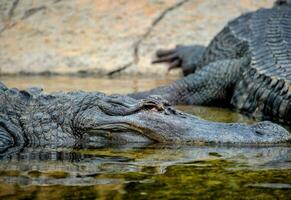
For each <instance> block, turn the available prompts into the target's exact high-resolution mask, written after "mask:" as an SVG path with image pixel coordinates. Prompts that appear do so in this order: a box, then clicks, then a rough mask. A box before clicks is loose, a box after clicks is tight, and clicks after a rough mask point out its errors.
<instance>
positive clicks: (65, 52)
mask: <svg viewBox="0 0 291 200" xmlns="http://www.w3.org/2000/svg"><path fill="white" fill-rule="evenodd" d="M272 4H273V0H256V1H254V0H240V1H238V0H220V1H216V0H208V1H202V0H179V1H176V0H139V1H136V0H88V1H81V0H79V1H62V0H38V1H34V0H25V1H21V0H1V2H0V74H2V75H3V74H19V73H29V74H44V73H49V74H50V73H52V74H54V73H57V74H76V73H81V74H85V75H86V74H89V75H90V74H95V75H100V76H102V75H114V74H127V75H138V74H141V75H144V76H152V75H158V76H161V75H166V68H165V67H164V66H163V65H155V66H152V65H151V64H150V61H151V59H152V56H153V53H154V52H155V50H156V49H158V48H169V47H173V46H175V45H176V44H178V43H179V44H189V43H198V44H205V45H206V44H207V43H208V42H209V41H210V39H211V38H212V37H213V36H214V35H215V34H216V33H217V32H218V31H219V30H220V29H221V28H222V27H223V26H224V25H225V23H226V22H227V21H228V20H230V19H232V18H233V17H235V16H238V15H239V14H241V13H244V12H247V11H251V10H255V9H257V8H259V7H270V6H272ZM174 74H176V73H173V75H174Z"/></svg>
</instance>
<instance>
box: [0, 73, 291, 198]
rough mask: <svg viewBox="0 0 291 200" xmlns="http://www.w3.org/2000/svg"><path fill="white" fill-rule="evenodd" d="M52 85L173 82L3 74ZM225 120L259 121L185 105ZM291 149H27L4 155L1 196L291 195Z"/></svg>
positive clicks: (13, 81)
mask: <svg viewBox="0 0 291 200" xmlns="http://www.w3.org/2000/svg"><path fill="white" fill-rule="evenodd" d="M0 79H1V81H3V82H4V83H5V84H6V85H7V86H9V87H17V88H20V89H25V88H27V87H31V86H40V87H43V88H44V89H45V91H48V92H52V91H71V90H85V91H95V90H99V91H103V92H106V93H117V92H118V93H123V94H125V93H128V92H133V91H141V90H144V89H149V88H152V87H156V86H159V85H163V84H166V83H168V82H170V81H172V80H170V79H169V80H151V79H135V80H126V79H95V78H78V77H37V76H36V77H33V76H32V77H1V78H0ZM179 108H180V109H182V110H184V111H186V112H189V113H193V114H197V115H199V116H201V117H203V118H207V119H210V120H216V121H223V122H237V121H239V122H252V121H253V120H251V119H249V118H247V117H245V116H243V115H241V114H238V113H235V112H232V111H231V110H228V109H222V108H206V107H199V106H179ZM290 196H291V147H290V145H289V146H272V147H250V146H249V147H246V146H245V147H234V146H175V147H173V146H161V145H151V146H140V145H125V146H108V147H100V148H98V149H54V150H53V149H46V148H35V149H30V148H27V149H25V150H24V151H23V152H22V153H20V154H19V155H14V156H12V157H9V158H7V159H5V160H1V161H0V199H163V198H169V199H195V198H197V199H217V198H220V199H235V198H237V199H290Z"/></svg>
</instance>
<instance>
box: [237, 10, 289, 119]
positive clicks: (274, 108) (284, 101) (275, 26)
mask: <svg viewBox="0 0 291 200" xmlns="http://www.w3.org/2000/svg"><path fill="white" fill-rule="evenodd" d="M247 25H248V29H249V30H250V33H248V34H247V37H245V38H244V39H246V40H247V41H248V45H249V53H250V56H251V64H250V68H249V69H248V70H246V71H245V72H244V75H243V79H242V80H241V81H240V82H239V83H238V84H237V86H236V89H235V93H234V96H233V98H232V104H234V106H235V107H236V108H238V109H240V110H242V111H245V112H247V113H251V114H253V115H262V116H265V117H267V118H270V119H273V120H277V121H280V122H285V123H291V7H290V6H276V7H274V8H272V9H261V10H258V11H257V12H255V13H253V14H252V17H251V19H250V20H249V21H248V24H247ZM235 30H236V29H235Z"/></svg>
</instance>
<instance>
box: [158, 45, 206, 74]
mask: <svg viewBox="0 0 291 200" xmlns="http://www.w3.org/2000/svg"><path fill="white" fill-rule="evenodd" d="M204 49H205V47H204V46H201V45H191V46H183V45H177V46H176V48H174V49H160V50H158V51H157V52H156V59H154V60H153V61H152V63H154V64H155V63H168V64H169V67H168V70H172V69H175V68H182V70H183V73H184V75H188V74H191V73H193V72H194V71H195V68H196V66H195V65H196V62H197V60H199V58H200V57H201V56H202V54H203V52H204Z"/></svg>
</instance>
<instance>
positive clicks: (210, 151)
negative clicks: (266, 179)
mask: <svg viewBox="0 0 291 200" xmlns="http://www.w3.org/2000/svg"><path fill="white" fill-rule="evenodd" d="M216 159H219V160H228V161H231V162H235V163H236V165H234V168H236V169H238V168H239V169H241V168H249V169H252V170H254V169H291V166H290V161H291V148H290V147H282V146H281V147H260V148H255V147H223V146H196V147H191V146H181V147H169V146H158V145H154V146H153V145H152V146H149V147H141V148H138V147H122V146H119V147H115V148H112V147H111V148H100V149H92V150H90V149H80V150H76V149H58V150H52V149H38V148H26V149H24V151H23V152H21V153H19V154H17V155H12V156H10V157H8V158H6V159H4V160H1V161H0V171H1V179H2V181H4V182H9V183H18V184H20V185H31V184H33V185H34V184H36V185H42V184H46V185H47V184H64V185H75V184H78V185H88V184H108V183H112V184H113V183H116V182H120V180H115V179H106V180H105V179H101V180H99V179H98V178H97V179H96V177H98V176H100V175H108V174H120V173H129V172H131V173H132V172H134V173H136V174H148V175H157V174H163V173H165V172H166V171H167V168H168V167H169V166H176V165H184V166H188V165H191V166H196V167H202V168H203V167H207V161H208V160H216ZM205 164H206V165H205ZM222 167H223V166H222ZM12 172H14V173H15V174H16V175H15V174H13V173H12ZM60 172H63V173H64V174H65V175H64V176H62V175H60ZM54 173H58V175H56V177H57V178H55V176H54ZM11 174H12V175H11ZM52 177H53V178H54V179H52ZM60 179H61V180H60ZM100 181H101V182H100ZM121 183H122V181H121Z"/></svg>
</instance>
